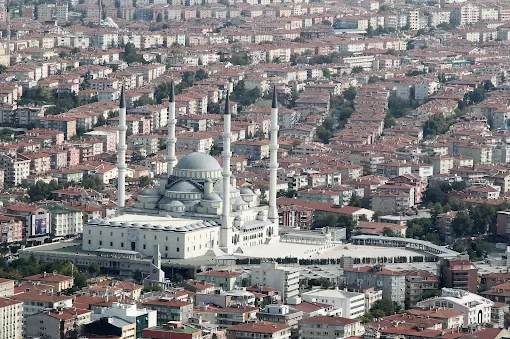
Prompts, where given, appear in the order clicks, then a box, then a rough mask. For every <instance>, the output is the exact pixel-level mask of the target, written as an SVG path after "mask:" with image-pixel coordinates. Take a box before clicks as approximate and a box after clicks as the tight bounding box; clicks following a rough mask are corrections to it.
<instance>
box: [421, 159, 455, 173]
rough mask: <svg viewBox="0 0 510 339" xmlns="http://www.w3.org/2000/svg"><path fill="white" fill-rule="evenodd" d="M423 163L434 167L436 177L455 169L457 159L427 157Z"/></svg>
mask: <svg viewBox="0 0 510 339" xmlns="http://www.w3.org/2000/svg"><path fill="white" fill-rule="evenodd" d="M423 161H424V162H426V163H428V164H431V165H432V166H433V168H434V175H436V174H448V173H449V172H450V169H452V168H453V164H454V161H455V158H453V157H451V156H448V155H438V156H427V157H423Z"/></svg>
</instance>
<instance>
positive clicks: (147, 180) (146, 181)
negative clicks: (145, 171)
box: [139, 176, 152, 187]
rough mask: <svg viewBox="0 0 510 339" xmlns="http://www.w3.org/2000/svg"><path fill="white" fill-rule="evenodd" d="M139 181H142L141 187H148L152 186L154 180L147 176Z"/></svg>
mask: <svg viewBox="0 0 510 339" xmlns="http://www.w3.org/2000/svg"><path fill="white" fill-rule="evenodd" d="M139 180H140V183H139V186H140V187H147V186H149V185H151V184H152V179H151V178H149V177H147V176H142V177H140V179H139Z"/></svg>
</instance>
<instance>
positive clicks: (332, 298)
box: [301, 289, 382, 319]
mask: <svg viewBox="0 0 510 339" xmlns="http://www.w3.org/2000/svg"><path fill="white" fill-rule="evenodd" d="M381 297H382V294H381ZM301 298H303V300H305V301H310V302H317V303H322V304H328V305H333V306H334V307H335V308H338V309H340V310H342V317H344V318H348V319H357V318H359V317H361V316H362V315H363V314H364V313H365V312H367V311H368V310H367V309H366V308H365V294H363V293H357V292H348V291H342V290H322V289H319V290H313V291H310V292H305V293H302V294H301Z"/></svg>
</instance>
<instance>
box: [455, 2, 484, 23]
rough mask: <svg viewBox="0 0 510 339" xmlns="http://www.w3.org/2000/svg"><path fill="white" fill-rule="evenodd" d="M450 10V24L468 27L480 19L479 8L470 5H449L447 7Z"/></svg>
mask: <svg viewBox="0 0 510 339" xmlns="http://www.w3.org/2000/svg"><path fill="white" fill-rule="evenodd" d="M448 9H449V10H450V22H451V23H453V24H455V25H461V26H464V25H468V24H471V23H474V22H478V21H479V19H480V8H479V7H478V6H475V5H471V4H462V5H451V6H448Z"/></svg>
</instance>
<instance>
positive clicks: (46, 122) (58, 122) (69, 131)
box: [36, 115, 77, 140]
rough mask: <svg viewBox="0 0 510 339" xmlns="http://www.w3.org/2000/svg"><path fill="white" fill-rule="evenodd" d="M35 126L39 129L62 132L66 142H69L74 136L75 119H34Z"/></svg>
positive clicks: (63, 117) (60, 116) (55, 117)
mask: <svg viewBox="0 0 510 339" xmlns="http://www.w3.org/2000/svg"><path fill="white" fill-rule="evenodd" d="M36 123H37V125H39V126H40V127H41V128H46V129H56V130H59V131H62V132H64V136H65V138H66V140H70V139H71V138H72V137H74V136H75V135H76V128H77V126H76V118H74V117H67V116H62V115H52V116H46V117H39V118H37V119H36Z"/></svg>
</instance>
